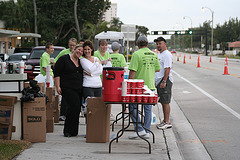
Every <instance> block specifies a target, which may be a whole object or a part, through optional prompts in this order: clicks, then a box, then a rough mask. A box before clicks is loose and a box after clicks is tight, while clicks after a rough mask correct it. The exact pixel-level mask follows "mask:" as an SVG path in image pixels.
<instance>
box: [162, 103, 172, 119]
mask: <svg viewBox="0 0 240 160" xmlns="http://www.w3.org/2000/svg"><path fill="white" fill-rule="evenodd" d="M162 109H163V116H164V119H163V120H164V121H165V122H166V123H170V121H169V116H170V104H169V103H162Z"/></svg>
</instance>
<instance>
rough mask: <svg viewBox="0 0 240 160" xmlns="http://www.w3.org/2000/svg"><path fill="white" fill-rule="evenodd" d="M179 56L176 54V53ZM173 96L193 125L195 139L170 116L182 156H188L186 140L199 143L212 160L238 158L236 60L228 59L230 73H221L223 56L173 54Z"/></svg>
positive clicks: (239, 73)
mask: <svg viewBox="0 0 240 160" xmlns="http://www.w3.org/2000/svg"><path fill="white" fill-rule="evenodd" d="M178 56H179V54H178ZM173 57H174V65H173V69H174V74H173V75H174V80H175V82H174V86H173V98H174V100H175V101H176V103H177V104H178V105H179V107H180V109H181V110H182V111H183V113H184V115H185V116H186V118H187V120H188V121H189V123H190V124H191V126H192V127H193V130H194V131H195V133H196V135H197V136H198V137H199V140H198V139H191V138H190V137H188V135H187V133H186V132H184V129H183V128H181V126H179V125H178V124H177V122H176V121H174V119H173V124H174V127H173V129H174V130H175V133H176V137H177V140H178V145H179V148H180V150H181V152H182V155H183V157H184V158H185V159H197V158H196V157H192V155H191V148H189V147H188V144H189V143H202V144H203V145H204V147H205V148H206V150H207V152H208V153H209V155H210V157H211V158H212V159H217V160H218V159H231V160H235V159H236V160H237V159H240V154H239V148H240V135H239V133H240V100H239V99H240V62H239V60H231V59H229V60H228V72H229V74H230V75H222V74H223V71H224V60H225V59H224V58H216V57H212V62H211V63H210V62H209V60H210V57H207V56H200V67H199V68H198V67H197V55H192V56H191V59H189V55H186V59H185V61H186V64H183V57H184V54H183V53H182V54H181V57H179V61H177V56H175V54H174V56H173Z"/></svg>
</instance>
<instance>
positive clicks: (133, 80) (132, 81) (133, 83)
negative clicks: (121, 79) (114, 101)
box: [129, 79, 137, 88]
mask: <svg viewBox="0 0 240 160" xmlns="http://www.w3.org/2000/svg"><path fill="white" fill-rule="evenodd" d="M129 81H130V87H131V88H136V87H137V81H136V80H135V79H130V80H129Z"/></svg>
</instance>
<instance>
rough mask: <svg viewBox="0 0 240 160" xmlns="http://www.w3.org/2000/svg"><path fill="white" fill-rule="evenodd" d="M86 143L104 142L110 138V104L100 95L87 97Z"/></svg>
mask: <svg viewBox="0 0 240 160" xmlns="http://www.w3.org/2000/svg"><path fill="white" fill-rule="evenodd" d="M87 104H88V105H87V132H86V142H87V143H106V142H109V139H110V113H111V105H106V104H105V103H104V102H103V101H102V98H101V97H97V98H88V99H87Z"/></svg>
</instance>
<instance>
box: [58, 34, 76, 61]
mask: <svg viewBox="0 0 240 160" xmlns="http://www.w3.org/2000/svg"><path fill="white" fill-rule="evenodd" d="M77 44H78V42H77V39H76V38H70V39H69V40H68V47H69V48H68V49H64V50H62V51H61V52H60V53H59V54H58V55H57V57H56V58H55V59H54V62H55V63H56V62H57V60H58V59H59V58H60V57H62V56H63V55H66V54H70V53H71V52H72V51H73V50H74V48H75V47H76V45H77Z"/></svg>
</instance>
